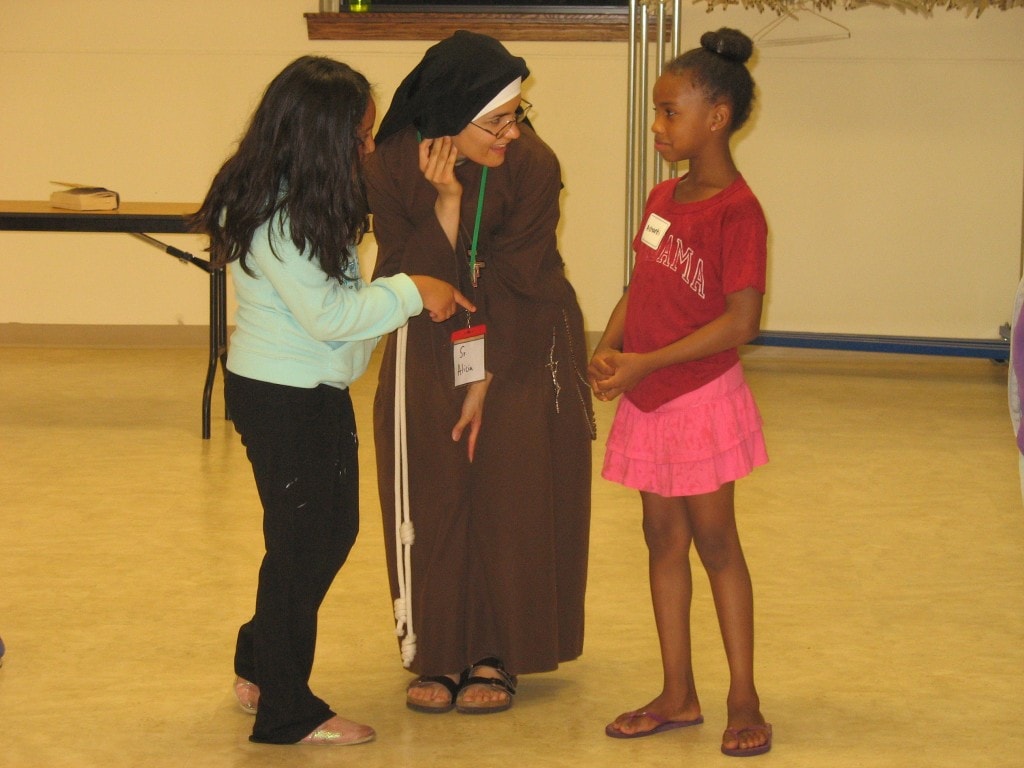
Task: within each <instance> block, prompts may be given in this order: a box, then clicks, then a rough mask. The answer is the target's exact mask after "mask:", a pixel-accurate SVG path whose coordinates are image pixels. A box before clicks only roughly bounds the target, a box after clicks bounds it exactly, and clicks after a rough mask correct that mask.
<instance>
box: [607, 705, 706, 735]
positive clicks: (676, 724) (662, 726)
mask: <svg viewBox="0 0 1024 768" xmlns="http://www.w3.org/2000/svg"><path fill="white" fill-rule="evenodd" d="M626 717H627V718H628V719H629V720H637V719H639V718H641V717H646V718H647V719H648V720H653V721H654V722H655V723H657V725H655V726H654V727H653V728H649V729H648V730H646V731H635V732H633V733H626V732H625V731H620V730H619V729H618V728H616V727H615V723H609V724H608V725H606V726H605V729H604V733H605V735H606V736H611V737H612V738H613V739H642V738H643V737H644V736H654V735H655V734H658V733H664V732H665V731H671V730H674V729H676V728H689V727H690V726H691V725H700V724H701V723H703V722H704V716H703V715H697V717H695V718H694V719H693V720H666V719H665V718H664V717H662V716H661V715H656V714H654V713H653V712H648V711H647V710H637V711H636V712H627V713H626Z"/></svg>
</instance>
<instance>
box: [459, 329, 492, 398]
mask: <svg viewBox="0 0 1024 768" xmlns="http://www.w3.org/2000/svg"><path fill="white" fill-rule="evenodd" d="M486 333H487V326H486V325H474V326H473V327H472V328H464V329H463V330H461V331H455V333H453V334H452V355H453V363H454V366H455V369H454V370H455V386H456V387H464V386H466V385H467V384H472V383H473V382H474V381H483V380H484V378H486V376H487V371H486V369H485V368H484V337H485V335H486Z"/></svg>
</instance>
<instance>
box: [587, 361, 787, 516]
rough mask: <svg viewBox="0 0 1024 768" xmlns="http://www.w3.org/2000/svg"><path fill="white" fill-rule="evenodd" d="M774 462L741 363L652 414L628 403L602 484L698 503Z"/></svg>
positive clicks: (611, 441) (610, 444)
mask: <svg viewBox="0 0 1024 768" xmlns="http://www.w3.org/2000/svg"><path fill="white" fill-rule="evenodd" d="M767 461H768V453H767V451H766V449H765V443H764V434H763V432H762V431H761V413H760V412H759V411H758V410H757V403H755V402H754V396H753V394H752V393H751V391H750V388H749V387H748V386H747V382H746V380H745V379H744V378H743V367H742V365H740V364H739V363H737V364H736V365H734V366H733V367H732V368H730V369H729V370H728V371H726V372H725V373H724V374H722V375H721V376H719V377H718V378H717V379H715V380H714V381H712V382H709V383H708V384H705V385H704V386H703V387H700V388H699V389H696V390H694V391H692V392H687V393H686V394H684V395H681V396H679V397H677V398H676V399H675V400H672V401H670V402H668V403H666V404H665V405H663V406H661V407H660V408H657V409H655V410H653V411H651V412H649V413H645V412H644V411H641V410H640V409H639V408H637V407H636V406H635V405H633V403H631V402H630V401H629V399H628V398H625V397H623V398H621V399H620V400H619V407H618V410H617V411H616V413H615V420H614V422H613V423H612V428H611V430H610V432H609V434H608V441H607V445H606V448H605V458H604V468H603V469H602V471H601V476H602V477H604V478H605V479H606V480H611V481H613V482H616V483H621V484H622V485H625V486H626V487H628V488H636V489H637V490H640V491H648V492H651V493H656V494H658V495H659V496H695V495H697V494H701V493H711V492H712V491H715V490H718V488H720V487H721V486H722V485H724V484H725V483H728V482H730V481H732V480H738V479H739V478H741V477H745V476H746V475H749V474H750V473H751V472H752V471H753V470H754V467H759V466H761V465H762V464H765V463H767Z"/></svg>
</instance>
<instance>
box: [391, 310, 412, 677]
mask: <svg viewBox="0 0 1024 768" xmlns="http://www.w3.org/2000/svg"><path fill="white" fill-rule="evenodd" d="M408 336H409V326H408V325H403V326H402V327H401V328H399V329H398V333H397V335H396V349H395V566H396V569H397V575H398V598H397V599H396V600H395V635H396V636H398V637H401V638H402V664H403V666H405V667H408V666H409V665H410V664H412V660H413V658H415V656H416V633H415V632H414V631H413V628H412V545H413V542H414V541H415V539H416V533H415V531H414V529H413V525H412V518H411V512H410V509H409V444H408V441H407V439H406V419H405V362H406V361H405V355H406V347H407V343H408Z"/></svg>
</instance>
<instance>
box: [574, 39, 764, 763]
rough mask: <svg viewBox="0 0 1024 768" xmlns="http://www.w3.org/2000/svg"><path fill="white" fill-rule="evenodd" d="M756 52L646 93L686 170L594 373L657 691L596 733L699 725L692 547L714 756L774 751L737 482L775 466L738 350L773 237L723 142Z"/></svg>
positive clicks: (721, 42)
mask: <svg viewBox="0 0 1024 768" xmlns="http://www.w3.org/2000/svg"><path fill="white" fill-rule="evenodd" d="M752 52H753V43H752V42H751V40H750V39H749V38H748V37H747V36H746V35H744V34H743V33H741V32H739V31H736V30H731V29H720V30H718V31H717V32H708V33H706V34H704V36H703V37H702V38H701V47H700V48H696V49H694V50H691V51H688V52H687V53H684V54H683V55H682V56H680V57H678V58H677V59H675V60H673V61H672V62H670V63H669V64H668V65H667V66H666V67H665V71H664V73H663V74H662V75H661V77H659V78H658V81H657V83H656V84H655V86H654V104H655V115H656V116H655V119H654V123H653V125H652V131H653V132H654V147H655V149H656V150H657V151H658V153H659V154H660V155H661V156H662V158H664V159H665V160H667V161H669V162H678V161H681V160H687V161H689V171H688V172H687V173H686V175H685V176H683V177H682V178H679V179H675V178H674V179H670V180H668V181H666V182H663V183H662V184H659V185H658V186H656V187H655V188H654V189H653V190H652V192H651V194H650V197H649V198H648V201H647V206H646V210H645V213H644V220H643V224H642V227H641V230H640V231H639V232H638V233H637V235H636V238H635V240H634V242H633V246H634V249H635V251H636V264H635V267H634V270H633V275H632V279H631V281H630V286H629V288H628V289H627V291H626V292H625V293H624V294H623V296H622V299H621V300H620V301H619V303H618V305H617V306H616V307H615V309H614V311H613V312H612V315H611V318H610V319H609V321H608V327H607V329H606V330H605V332H604V335H603V336H602V338H601V341H600V342H599V344H598V346H597V350H596V351H595V353H594V355H593V358H592V360H591V363H590V367H589V377H590V383H591V387H592V388H593V391H594V394H595V395H596V396H597V397H598V398H599V399H602V400H612V399H614V398H616V397H618V396H619V395H624V397H623V399H622V400H620V401H619V405H618V409H617V412H616V415H615V420H614V423H613V425H612V428H611V431H610V433H609V436H608V443H607V450H606V457H605V464H604V469H603V471H602V475H603V477H605V478H606V479H609V480H614V481H616V482H619V483H622V484H623V485H626V486H628V487H631V488H636V489H638V490H639V491H640V498H641V500H642V502H643V528H644V536H645V540H646V542H647V547H648V549H649V551H650V580H651V595H652V599H653V602H654V614H655V620H656V623H657V626H658V636H659V641H660V645H661V657H662V666H663V670H664V684H663V688H662V690H661V693H659V694H658V695H657V696H656V697H655V698H654V699H652V700H651V701H650V702H648V703H647V704H646V705H645V706H643V707H641V708H640V709H637V710H633V711H630V712H626V713H624V714H622V715H620V716H619V717H618V718H616V719H615V721H614V722H612V723H610V724H609V725H608V726H607V728H606V729H605V732H606V733H607V734H608V735H609V736H612V737H614V738H637V737H641V736H650V735H653V734H656V733H661V732H663V731H666V730H670V729H673V728H681V727H685V726H690V725H698V724H700V723H702V722H703V721H704V718H703V716H702V714H701V707H700V701H699V699H698V697H697V690H696V686H695V684H694V677H693V665H692V662H691V658H690V625H689V612H690V600H691V596H692V577H691V574H690V567H689V551H690V545H691V543H692V544H693V545H694V546H696V548H697V553H698V555H699V556H700V559H701V562H702V563H703V565H704V568H705V570H706V571H707V574H708V578H709V580H710V583H711V591H712V594H713V596H714V601H715V607H716V609H717V612H718V617H719V625H720V628H721V632H722V639H723V642H724V644H725V651H726V657H727V659H728V663H729V672H730V687H729V694H728V701H727V706H728V716H729V722H728V727H727V728H726V731H725V734H724V735H723V737H722V752H724V753H725V754H727V755H731V756H738V757H744V756H750V755H757V754H762V753H764V752H767V751H768V750H769V749H770V748H771V739H772V730H771V726H770V725H769V724H767V723H766V722H765V720H764V717H763V716H762V714H761V708H760V699H759V697H758V694H757V689H756V688H755V686H754V619H753V614H754V609H753V590H752V587H751V582H750V573H749V571H748V569H747V564H746V561H745V559H744V556H743V550H742V547H741V546H740V540H739V534H738V532H737V528H736V517H735V509H734V506H733V491H734V482H735V480H736V479H737V478H740V477H743V476H745V475H747V474H749V473H750V472H751V471H752V470H753V468H754V467H756V466H759V465H761V464H764V463H765V462H766V461H767V460H768V456H767V453H766V452H765V445H764V437H763V435H762V432H761V417H760V414H759V413H758V410H757V405H756V404H755V402H754V399H753V396H752V395H751V393H750V390H749V388H748V387H747V384H746V382H745V380H744V377H743V370H742V367H741V366H740V362H739V355H738V353H737V351H736V349H737V347H739V346H740V345H742V344H745V343H748V342H750V341H751V340H753V339H754V337H756V336H757V334H758V332H759V327H760V320H761V305H762V300H763V296H764V290H765V261H766V258H765V255H766V250H767V245H766V244H767V227H766V225H765V220H764V215H763V213H762V211H761V206H760V205H759V204H758V202H757V199H756V198H755V197H754V195H753V193H752V192H751V191H750V188H749V187H748V186H747V184H746V182H745V181H744V180H743V177H742V176H741V175H740V173H739V170H738V169H737V168H736V164H735V163H734V162H733V158H732V153H731V151H730V148H729V139H730V137H731V135H732V134H733V132H734V131H736V129H738V128H739V127H740V126H741V125H743V123H744V121H745V120H746V119H747V117H748V116H749V114H750V108H751V104H752V101H753V90H754V83H753V80H752V79H751V77H750V73H749V72H748V71H747V68H746V66H745V62H746V61H747V60H748V59H749V58H750V55H751V53H752Z"/></svg>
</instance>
